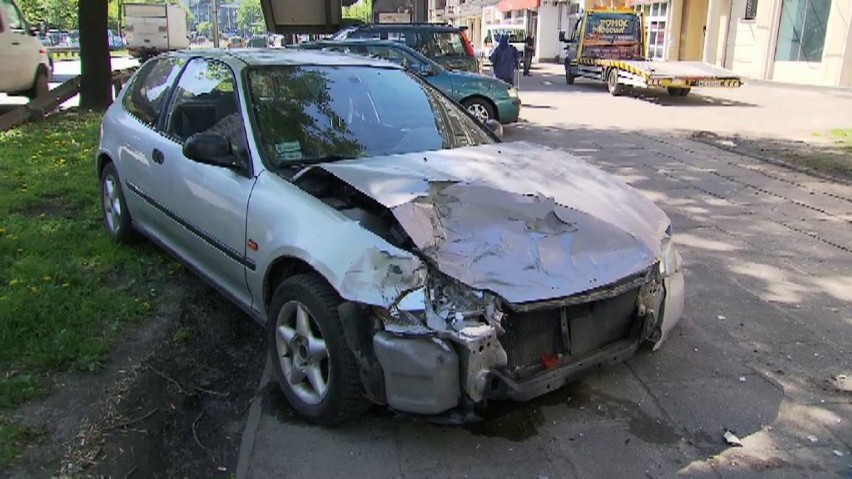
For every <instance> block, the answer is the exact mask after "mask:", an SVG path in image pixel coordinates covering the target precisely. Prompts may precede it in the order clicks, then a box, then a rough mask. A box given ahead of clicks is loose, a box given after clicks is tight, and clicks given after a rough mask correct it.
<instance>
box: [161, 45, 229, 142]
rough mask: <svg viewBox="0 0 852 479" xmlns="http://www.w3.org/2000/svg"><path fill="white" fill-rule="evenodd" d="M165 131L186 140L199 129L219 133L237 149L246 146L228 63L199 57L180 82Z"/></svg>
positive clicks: (185, 71)
mask: <svg viewBox="0 0 852 479" xmlns="http://www.w3.org/2000/svg"><path fill="white" fill-rule="evenodd" d="M167 124H168V126H167V129H166V131H167V132H168V134H169V135H171V136H172V137H174V138H176V139H178V140H180V141H185V140H186V139H187V138H189V137H190V136H192V135H194V134H196V133H206V134H218V135H222V136H224V137H226V138H228V139H229V140H230V141H231V145H232V148H234V150H235V151H236V150H237V149H239V148H245V146H246V138H245V126H244V125H243V118H242V115H241V114H240V102H239V98H238V96H237V84H236V79H235V78H234V74H233V72H232V71H231V69H230V67H228V65H226V64H224V63H222V62H219V61H215V60H205V59H201V58H196V59H194V60H192V61H190V62H189V65H187V66H186V70H184V72H183V75H181V77H180V80H178V83H177V89H176V90H175V94H174V102H173V103H172V109H171V112H170V113H169V116H168V123H167Z"/></svg>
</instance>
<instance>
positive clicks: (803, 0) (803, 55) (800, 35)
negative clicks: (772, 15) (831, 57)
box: [775, 0, 831, 62]
mask: <svg viewBox="0 0 852 479" xmlns="http://www.w3.org/2000/svg"><path fill="white" fill-rule="evenodd" d="M830 11H831V0H784V4H783V6H782V7H781V24H780V26H779V29H778V46H777V47H776V50H775V60H776V61H786V62H820V61H822V50H823V47H824V46H825V31H826V26H827V25H828V14H829V12H830Z"/></svg>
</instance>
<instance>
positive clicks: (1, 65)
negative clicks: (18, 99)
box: [0, 0, 51, 99]
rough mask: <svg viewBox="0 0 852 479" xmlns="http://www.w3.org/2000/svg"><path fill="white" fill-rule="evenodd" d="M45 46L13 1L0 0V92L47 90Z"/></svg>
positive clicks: (33, 93) (32, 94) (34, 93)
mask: <svg viewBox="0 0 852 479" xmlns="http://www.w3.org/2000/svg"><path fill="white" fill-rule="evenodd" d="M50 74H51V69H50V60H49V59H48V55H47V48H45V47H44V45H42V44H41V42H40V41H39V40H38V37H36V32H35V31H34V30H33V29H32V28H30V26H29V24H28V23H27V21H26V19H25V18H24V15H23V14H22V13H21V9H20V8H18V5H17V4H16V3H15V1H14V0H0V93H6V94H9V95H26V96H28V97H29V98H31V99H32V98H36V97H38V96H42V95H44V94H46V93H47V92H48V91H50V87H49V85H48V82H49V81H50Z"/></svg>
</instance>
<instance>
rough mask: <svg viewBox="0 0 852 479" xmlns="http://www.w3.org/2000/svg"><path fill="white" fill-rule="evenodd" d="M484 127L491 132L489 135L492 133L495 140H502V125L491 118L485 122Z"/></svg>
mask: <svg viewBox="0 0 852 479" xmlns="http://www.w3.org/2000/svg"><path fill="white" fill-rule="evenodd" d="M485 127H486V128H488V129H489V130H491V133H494V135H495V136H496V137H497V138H500V139H501V140H502V139H503V125H501V124H500V122H499V121H497V120H495V119H493V118H492V119H489V120H485Z"/></svg>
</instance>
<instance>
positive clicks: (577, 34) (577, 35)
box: [571, 17, 583, 42]
mask: <svg viewBox="0 0 852 479" xmlns="http://www.w3.org/2000/svg"><path fill="white" fill-rule="evenodd" d="M582 21H583V19H582V17H581V18H579V19H577V22H576V23H574V31H573V32H571V40H572V41H575V42H578V41H580V30H581V29H582V28H581V27H582V25H581V24H580V22H582Z"/></svg>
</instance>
